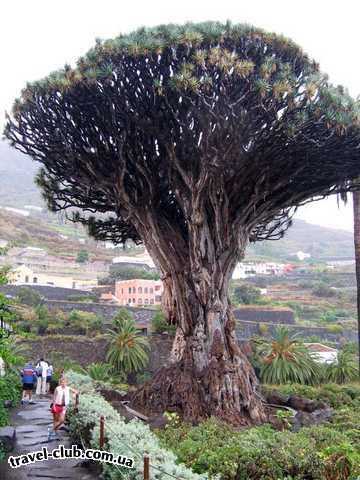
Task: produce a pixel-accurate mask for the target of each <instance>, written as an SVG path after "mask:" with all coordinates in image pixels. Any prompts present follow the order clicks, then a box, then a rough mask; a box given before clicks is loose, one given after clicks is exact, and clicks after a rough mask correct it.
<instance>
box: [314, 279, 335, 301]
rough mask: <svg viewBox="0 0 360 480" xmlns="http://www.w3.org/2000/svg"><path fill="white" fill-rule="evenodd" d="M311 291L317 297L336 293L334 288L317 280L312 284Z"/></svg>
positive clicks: (331, 295) (330, 295) (332, 295)
mask: <svg viewBox="0 0 360 480" xmlns="http://www.w3.org/2000/svg"><path fill="white" fill-rule="evenodd" d="M312 293H313V294H314V295H316V296H317V297H324V298H329V297H334V296H335V295H336V290H334V289H333V288H331V287H329V286H328V285H326V284H325V283H324V282H319V283H317V284H316V285H315V286H314V288H313V290H312Z"/></svg>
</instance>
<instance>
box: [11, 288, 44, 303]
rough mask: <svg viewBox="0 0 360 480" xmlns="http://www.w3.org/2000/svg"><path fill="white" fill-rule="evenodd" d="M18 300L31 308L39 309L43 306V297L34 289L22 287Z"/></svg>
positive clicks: (18, 292) (19, 290)
mask: <svg viewBox="0 0 360 480" xmlns="http://www.w3.org/2000/svg"><path fill="white" fill-rule="evenodd" d="M16 300H17V302H18V303H21V304H23V305H29V306H31V307H37V306H38V305H40V304H41V302H42V300H43V298H42V296H41V295H40V294H39V293H38V292H37V291H36V290H34V289H33V288H30V287H20V288H19V289H18V291H17V295H16Z"/></svg>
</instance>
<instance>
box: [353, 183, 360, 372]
mask: <svg viewBox="0 0 360 480" xmlns="http://www.w3.org/2000/svg"><path fill="white" fill-rule="evenodd" d="M353 204H354V246H355V265H356V283H357V315H358V354H359V376H360V191H355V192H354V193H353Z"/></svg>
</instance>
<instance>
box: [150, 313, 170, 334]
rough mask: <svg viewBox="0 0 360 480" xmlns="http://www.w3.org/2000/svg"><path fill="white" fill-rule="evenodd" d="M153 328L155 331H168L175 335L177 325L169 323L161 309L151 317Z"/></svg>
mask: <svg viewBox="0 0 360 480" xmlns="http://www.w3.org/2000/svg"><path fill="white" fill-rule="evenodd" d="M151 330H152V331H153V332H154V333H164V332H167V333H170V334H171V335H175V330H176V327H175V326H174V325H169V323H168V321H167V320H166V317H165V315H164V312H163V311H162V310H160V309H159V310H157V312H156V313H155V315H154V316H153V317H152V319H151Z"/></svg>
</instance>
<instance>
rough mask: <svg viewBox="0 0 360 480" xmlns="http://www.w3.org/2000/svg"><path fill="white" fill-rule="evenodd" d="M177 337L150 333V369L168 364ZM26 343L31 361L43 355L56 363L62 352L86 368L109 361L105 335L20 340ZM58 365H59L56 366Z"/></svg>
mask: <svg viewBox="0 0 360 480" xmlns="http://www.w3.org/2000/svg"><path fill="white" fill-rule="evenodd" d="M172 341H173V337H169V336H168V335H151V336H149V342H150V354H149V365H148V368H147V369H146V370H147V371H149V372H151V373H154V372H155V371H156V370H157V369H158V368H159V367H161V366H162V365H164V364H165V363H166V361H167V358H168V356H169V353H170V350H171V345H172ZM18 343H19V344H20V345H23V346H24V353H23V356H24V358H25V360H27V361H30V360H31V361H33V362H35V361H37V360H38V359H39V358H40V357H44V358H45V359H48V360H51V361H52V362H53V361H54V360H55V359H56V358H58V357H59V354H62V355H63V357H66V358H69V359H71V360H73V361H74V362H76V363H79V364H80V365H82V366H83V367H86V366H88V365H90V364H91V363H95V362H105V361H106V350H107V346H108V341H107V339H106V338H105V337H104V336H98V337H94V338H89V337H82V336H80V335H77V336H72V335H68V336H67V335H45V336H43V337H40V338H39V337H38V338H36V340H33V339H26V340H21V341H19V342H18ZM55 367H56V365H55Z"/></svg>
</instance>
